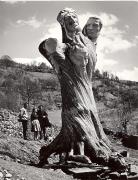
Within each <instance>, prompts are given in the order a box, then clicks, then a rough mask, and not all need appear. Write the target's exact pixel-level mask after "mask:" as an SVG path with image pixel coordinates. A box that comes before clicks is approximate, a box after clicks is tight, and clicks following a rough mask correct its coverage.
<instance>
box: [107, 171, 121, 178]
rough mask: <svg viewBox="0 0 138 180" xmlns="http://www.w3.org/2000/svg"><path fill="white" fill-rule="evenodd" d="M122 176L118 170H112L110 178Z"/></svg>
mask: <svg viewBox="0 0 138 180" xmlns="http://www.w3.org/2000/svg"><path fill="white" fill-rule="evenodd" d="M119 177H120V174H119V173H118V172H112V173H110V174H109V178H111V179H118V178H119Z"/></svg>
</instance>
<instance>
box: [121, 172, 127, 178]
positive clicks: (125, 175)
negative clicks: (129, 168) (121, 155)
mask: <svg viewBox="0 0 138 180" xmlns="http://www.w3.org/2000/svg"><path fill="white" fill-rule="evenodd" d="M120 179H122V180H127V179H128V178H127V172H124V173H121V175H120Z"/></svg>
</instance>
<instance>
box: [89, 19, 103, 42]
mask: <svg viewBox="0 0 138 180" xmlns="http://www.w3.org/2000/svg"><path fill="white" fill-rule="evenodd" d="M100 30H101V26H100V21H99V20H98V19H93V20H92V21H91V23H90V24H88V25H87V26H86V31H87V36H88V37H89V38H90V39H94V38H97V37H98V36H99V32H100Z"/></svg>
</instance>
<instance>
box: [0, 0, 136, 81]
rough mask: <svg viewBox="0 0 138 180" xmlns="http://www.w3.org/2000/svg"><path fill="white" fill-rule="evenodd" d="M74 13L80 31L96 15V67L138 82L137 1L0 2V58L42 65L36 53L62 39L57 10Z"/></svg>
mask: <svg viewBox="0 0 138 180" xmlns="http://www.w3.org/2000/svg"><path fill="white" fill-rule="evenodd" d="M66 7H68V8H72V9H74V10H75V11H76V12H77V15H78V18H79V23H80V26H81V28H83V26H84V25H85V23H86V22H87V20H88V18H89V17H91V16H97V17H99V18H100V19H101V20H102V23H103V28H102V30H101V34H100V36H99V38H98V44H97V65H96V68H98V69H99V70H100V71H101V72H103V71H108V72H109V73H112V74H114V75H117V76H118V77H119V78H120V79H125V80H132V81H138V20H137V19H138V1H15V0H14V1H8V0H7V1H1V0H0V57H1V56H3V55H9V56H10V57H11V58H12V59H13V60H14V61H16V62H20V63H36V64H39V63H40V62H45V63H47V64H48V62H47V60H46V59H45V58H43V57H42V55H41V54H40V53H39V51H38V46H39V44H40V42H41V41H42V40H44V39H46V38H49V37H56V38H57V39H58V40H59V41H61V39H62V35H61V27H60V25H59V23H58V22H57V20H56V18H57V15H58V13H59V11H60V10H62V9H64V8H66Z"/></svg>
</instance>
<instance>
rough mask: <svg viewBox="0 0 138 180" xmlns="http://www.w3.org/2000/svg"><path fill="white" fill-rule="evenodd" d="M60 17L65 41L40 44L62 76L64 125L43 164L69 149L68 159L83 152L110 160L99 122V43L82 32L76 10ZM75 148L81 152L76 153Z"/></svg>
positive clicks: (44, 152)
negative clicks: (95, 93) (96, 72)
mask: <svg viewBox="0 0 138 180" xmlns="http://www.w3.org/2000/svg"><path fill="white" fill-rule="evenodd" d="M57 20H58V22H59V23H60V25H61V28H62V34H63V43H59V42H58V41H57V40H56V39H54V38H49V39H47V40H45V41H43V42H42V43H41V44H40V46H39V51H40V53H41V54H42V55H43V56H44V57H45V58H47V59H48V61H49V62H50V63H51V64H52V66H53V67H54V69H55V71H56V72H57V76H58V78H59V82H60V85H61V96H62V128H61V131H60V133H59V135H58V136H57V137H56V138H55V139H54V141H53V142H52V143H51V144H50V145H48V146H43V147H42V148H41V150H40V163H39V165H41V166H43V165H44V164H45V163H47V158H48V157H49V156H50V155H51V154H52V153H55V152H56V153H59V154H61V153H64V152H65V153H66V154H68V156H67V158H71V157H72V158H73V157H79V155H82V156H84V157H85V158H84V159H85V160H86V161H87V162H91V161H92V162H97V163H103V164H104V163H108V160H109V157H110V155H111V152H112V150H111V146H110V142H109V140H108V138H107V137H106V135H105V133H104V131H103V128H102V126H101V123H100V121H99V118H98V113H97V109H96V105H95V100H94V97H93V91H92V73H93V70H94V67H95V63H96V52H95V45H94V43H93V42H91V41H90V40H89V39H88V38H87V37H85V36H84V35H83V34H82V32H81V29H80V26H79V22H78V17H77V15H76V12H75V11H74V10H72V9H64V10H63V11H60V13H59V14H58V16H57ZM75 147H78V155H74V153H75V152H74V150H75ZM88 157H89V158H88ZM86 161H85V162H86Z"/></svg>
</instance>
